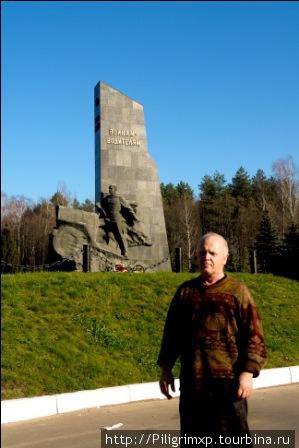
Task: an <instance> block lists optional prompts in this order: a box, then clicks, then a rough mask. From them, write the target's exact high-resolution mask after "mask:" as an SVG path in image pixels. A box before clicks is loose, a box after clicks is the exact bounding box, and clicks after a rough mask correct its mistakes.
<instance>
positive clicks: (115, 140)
mask: <svg viewBox="0 0 299 448" xmlns="http://www.w3.org/2000/svg"><path fill="white" fill-rule="evenodd" d="M124 137H125V138H124ZM134 137H135V138H134ZM136 137H137V133H136V132H135V131H132V130H128V129H114V128H110V129H109V137H108V138H107V143H108V144H113V145H125V146H140V140H138V139H137V138H136Z"/></svg>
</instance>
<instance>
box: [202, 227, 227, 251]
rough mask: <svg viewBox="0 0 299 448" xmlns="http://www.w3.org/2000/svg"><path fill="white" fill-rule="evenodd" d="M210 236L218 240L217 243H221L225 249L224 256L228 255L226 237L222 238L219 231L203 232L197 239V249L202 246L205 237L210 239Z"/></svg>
mask: <svg viewBox="0 0 299 448" xmlns="http://www.w3.org/2000/svg"><path fill="white" fill-rule="evenodd" d="M210 238H213V239H215V240H216V241H218V242H219V244H221V245H223V250H224V251H225V253H226V256H228V244H227V241H226V239H225V238H223V236H222V235H219V233H215V232H208V233H205V234H204V235H203V236H202V237H201V238H200V240H199V245H198V246H199V250H200V248H201V247H202V246H203V244H204V242H205V241H206V240H207V239H210Z"/></svg>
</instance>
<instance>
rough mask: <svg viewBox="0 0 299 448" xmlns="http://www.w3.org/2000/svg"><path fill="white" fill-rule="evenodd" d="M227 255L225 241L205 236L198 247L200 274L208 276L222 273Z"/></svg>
mask: <svg viewBox="0 0 299 448" xmlns="http://www.w3.org/2000/svg"><path fill="white" fill-rule="evenodd" d="M227 255H228V253H227V248H226V245H225V242H224V241H223V240H222V239H221V238H219V237H217V236H210V237H207V238H206V239H205V240H204V241H203V242H202V244H201V246H200V248H199V264H200V270H201V274H202V275H204V276H208V277H210V276H215V277H216V276H218V275H221V274H223V271H224V266H225V264H226V261H227Z"/></svg>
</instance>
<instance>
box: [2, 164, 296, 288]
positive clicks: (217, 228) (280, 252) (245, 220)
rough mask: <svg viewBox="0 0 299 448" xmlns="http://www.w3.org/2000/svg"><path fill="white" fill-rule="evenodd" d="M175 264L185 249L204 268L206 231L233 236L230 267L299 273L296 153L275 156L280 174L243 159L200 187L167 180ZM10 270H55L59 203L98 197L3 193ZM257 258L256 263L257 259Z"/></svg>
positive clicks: (188, 267)
mask: <svg viewBox="0 0 299 448" xmlns="http://www.w3.org/2000/svg"><path fill="white" fill-rule="evenodd" d="M161 194H162V200H163V206H164V216H165V223H166V231H167V237H168V244H169V250H170V256H171V262H172V266H173V268H174V266H175V249H176V248H178V247H180V248H181V249H182V258H183V270H184V271H190V272H192V271H195V270H196V269H197V262H196V252H197V246H198V240H199V238H200V236H201V235H203V234H205V233H206V232H211V231H212V232H217V233H219V234H221V235H223V236H224V238H226V239H227V241H228V244H229V249H230V255H229V260H228V263H227V270H228V271H234V272H254V265H255V266H256V267H257V272H259V273H273V274H277V275H283V276H287V277H290V278H295V279H299V269H298V259H299V203H298V202H299V201H298V177H297V171H296V166H295V163H294V160H293V158H292V157H291V156H288V157H286V158H283V159H279V160H277V161H275V162H274V163H273V165H272V175H271V176H268V177H267V176H266V175H265V173H264V172H263V171H262V170H260V169H259V170H257V172H256V173H255V175H254V176H252V177H250V176H249V174H248V173H247V171H246V169H245V168H244V167H240V168H239V169H238V170H237V171H236V173H235V174H234V176H233V177H232V179H231V181H230V182H227V181H226V179H225V176H224V175H223V174H222V173H220V172H218V171H216V172H214V173H213V174H212V175H205V176H204V177H203V178H202V179H201V180H200V181H199V184H198V191H197V192H194V191H193V189H192V188H191V187H190V185H189V184H188V183H187V182H184V181H180V182H179V183H177V184H173V183H168V184H164V183H161ZM1 199H2V201H1V212H2V213H1V251H2V253H1V271H2V273H8V272H20V271H24V272H26V271H35V270H48V269H49V267H50V244H49V241H50V234H51V232H52V230H53V228H54V227H55V207H56V205H63V206H66V207H72V208H78V209H82V210H86V211H90V212H92V211H94V203H93V201H92V200H90V199H86V200H85V201H84V202H79V201H78V200H77V199H76V198H74V197H72V195H71V193H70V192H68V190H67V188H66V187H65V186H61V187H59V188H58V189H57V191H56V192H55V193H54V194H53V195H52V196H51V198H49V199H40V200H39V201H37V202H34V201H32V200H31V199H29V198H26V197H24V196H22V195H19V196H8V195H6V194H5V193H4V192H2V193H1ZM254 260H255V261H256V263H254Z"/></svg>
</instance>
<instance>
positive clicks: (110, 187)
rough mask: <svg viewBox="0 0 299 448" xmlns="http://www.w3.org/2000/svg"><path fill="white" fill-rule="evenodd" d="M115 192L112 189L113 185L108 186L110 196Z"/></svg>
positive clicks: (113, 188)
mask: <svg viewBox="0 0 299 448" xmlns="http://www.w3.org/2000/svg"><path fill="white" fill-rule="evenodd" d="M115 191H116V188H115V187H114V185H110V186H109V193H110V194H114V193H115Z"/></svg>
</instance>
